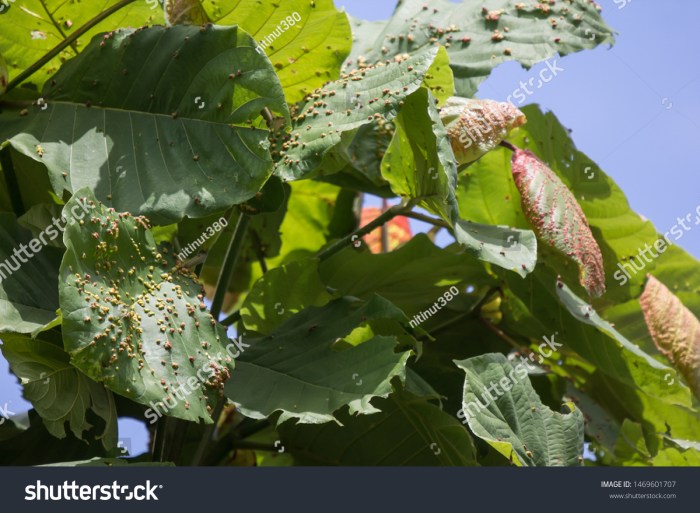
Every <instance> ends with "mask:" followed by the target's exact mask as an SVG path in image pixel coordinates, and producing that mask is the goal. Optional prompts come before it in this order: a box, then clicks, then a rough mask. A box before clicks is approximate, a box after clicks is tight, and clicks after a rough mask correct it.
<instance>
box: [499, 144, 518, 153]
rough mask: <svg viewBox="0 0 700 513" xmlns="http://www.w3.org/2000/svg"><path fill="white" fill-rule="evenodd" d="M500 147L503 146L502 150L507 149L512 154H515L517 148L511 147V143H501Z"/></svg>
mask: <svg viewBox="0 0 700 513" xmlns="http://www.w3.org/2000/svg"><path fill="white" fill-rule="evenodd" d="M501 146H503V147H504V148H508V149H509V150H510V151H512V152H513V153H515V152H516V151H518V148H516V147H515V146H513V145H512V144H511V143H509V142H508V141H501Z"/></svg>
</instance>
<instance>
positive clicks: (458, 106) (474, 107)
mask: <svg viewBox="0 0 700 513" xmlns="http://www.w3.org/2000/svg"><path fill="white" fill-rule="evenodd" d="M440 118H441V119H442V122H443V123H444V125H445V127H446V128H447V134H448V136H449V138H450V144H451V145H452V151H453V152H454V154H455V157H456V158H457V162H459V164H469V163H470V162H474V161H475V160H477V159H479V158H481V157H482V156H483V155H484V154H486V153H488V152H489V151H491V150H493V149H494V148H496V147H497V146H498V145H499V144H500V143H501V141H503V140H504V139H505V138H506V137H507V136H508V134H509V133H510V132H511V131H512V130H514V129H515V128H518V127H520V126H522V125H524V124H525V123H526V121H527V118H526V117H525V114H523V113H522V112H521V111H520V110H519V109H518V108H517V107H515V106H514V105H513V104H512V103H507V102H497V101H494V100H473V99H466V98H458V97H452V98H449V99H448V100H447V102H446V103H445V107H444V108H442V109H441V110H440Z"/></svg>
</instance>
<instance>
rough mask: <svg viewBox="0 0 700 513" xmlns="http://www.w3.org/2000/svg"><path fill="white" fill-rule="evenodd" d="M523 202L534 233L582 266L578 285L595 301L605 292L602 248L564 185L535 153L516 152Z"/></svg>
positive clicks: (517, 182)
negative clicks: (595, 298) (593, 297)
mask: <svg viewBox="0 0 700 513" xmlns="http://www.w3.org/2000/svg"><path fill="white" fill-rule="evenodd" d="M512 172H513V178H514V180H515V185H516V186H517V188H518V191H519V192H520V202H521V204H522V208H523V212H524V213H525V216H526V217H527V219H528V221H530V223H531V224H532V225H533V226H534V229H535V233H536V234H537V236H538V237H539V238H540V239H542V240H543V241H544V242H546V243H547V244H549V245H550V246H552V247H554V248H556V249H558V250H559V251H561V252H562V253H563V254H565V255H566V256H568V257H569V258H571V259H572V260H573V261H574V262H576V263H577V264H578V266H579V281H580V283H581V285H582V286H583V287H584V288H585V289H586V291H587V292H588V293H589V294H590V295H592V296H595V297H598V296H601V295H602V294H603V293H604V292H605V270H604V269H603V256H602V254H601V252H600V247H599V246H598V243H597V242H596V240H595V238H594V237H593V233H591V229H590V227H589V226H588V220H587V219H586V216H585V214H584V213H583V210H581V207H580V206H579V204H578V202H577V201H576V198H574V195H573V194H572V193H571V191H570V190H569V189H568V188H567V187H566V185H564V182H562V181H561V179H560V178H559V177H558V176H557V175H556V174H555V173H554V172H553V171H552V170H551V169H549V168H548V167H547V166H546V165H545V164H544V163H543V162H542V161H540V160H539V159H538V158H537V157H536V156H535V155H534V154H533V153H532V152H530V151H527V150H521V149H518V148H516V149H515V151H514V153H513V159H512Z"/></svg>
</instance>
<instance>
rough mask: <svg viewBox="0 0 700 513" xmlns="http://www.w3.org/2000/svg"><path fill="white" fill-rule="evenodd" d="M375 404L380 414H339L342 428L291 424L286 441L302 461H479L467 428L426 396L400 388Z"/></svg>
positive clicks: (282, 432) (284, 431)
mask: <svg viewBox="0 0 700 513" xmlns="http://www.w3.org/2000/svg"><path fill="white" fill-rule="evenodd" d="M373 405H374V406H376V408H377V409H378V410H380V412H379V413H375V414H373V415H360V416H351V415H349V414H348V413H347V412H346V411H342V412H339V414H338V417H339V420H340V423H341V424H342V426H339V425H337V424H335V423H332V422H330V423H327V424H323V425H315V426H310V425H302V424H296V425H294V424H293V423H291V422H286V423H284V424H282V425H281V426H280V427H279V428H278V430H279V433H280V438H281V441H282V444H283V445H284V447H285V450H287V451H289V452H291V453H292V454H293V455H294V457H295V461H296V462H297V463H302V464H303V463H309V464H315V465H319V464H321V465H343V466H350V465H362V466H404V465H409V466H422V465H432V466H438V465H457V466H473V465H476V450H475V448H474V442H473V441H472V438H471V436H469V433H468V432H467V430H466V429H465V428H464V426H462V425H460V424H459V422H458V421H457V419H455V418H454V417H453V416H452V415H449V414H448V413H445V412H444V411H442V410H441V409H440V408H438V407H437V406H435V405H433V404H431V403H430V402H428V400H426V399H425V398H421V397H417V396H415V395H413V394H411V393H409V392H405V391H403V390H397V391H395V392H394V393H392V394H391V395H390V396H389V397H387V398H386V399H375V400H374V401H373Z"/></svg>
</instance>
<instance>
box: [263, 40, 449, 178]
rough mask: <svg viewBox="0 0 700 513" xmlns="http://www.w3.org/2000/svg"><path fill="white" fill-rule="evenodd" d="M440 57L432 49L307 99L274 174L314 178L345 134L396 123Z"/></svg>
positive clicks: (354, 75)
mask: <svg viewBox="0 0 700 513" xmlns="http://www.w3.org/2000/svg"><path fill="white" fill-rule="evenodd" d="M437 54H438V48H432V49H430V50H426V51H425V52H422V53H420V54H417V55H415V56H413V57H411V58H408V59H405V60H401V61H400V62H391V63H389V64H384V63H382V65H378V66H376V67H371V68H367V69H363V70H362V71H356V72H353V73H351V74H349V75H344V76H343V77H344V78H341V79H339V80H337V81H335V82H330V83H328V84H326V85H325V86H323V88H321V89H317V90H316V92H314V93H313V94H311V95H309V96H307V97H306V101H305V103H303V104H302V105H301V106H300V107H299V109H298V115H297V116H296V117H295V118H294V119H293V120H292V121H293V126H292V132H291V134H290V135H288V136H285V141H286V142H285V143H284V147H283V148H282V150H281V152H280V155H279V159H278V160H279V162H278V163H277V165H276V168H275V174H276V175H277V176H279V177H280V178H282V179H283V180H298V179H301V178H311V177H313V176H314V175H315V174H317V173H318V170H319V167H320V166H321V163H322V161H323V157H324V155H325V154H326V153H327V152H328V151H329V150H331V149H332V148H333V147H334V146H336V145H338V144H340V143H341V136H343V135H344V134H345V133H346V132H349V131H352V130H355V129H356V128H359V127H361V126H363V125H367V124H369V123H372V122H373V121H374V120H376V119H381V118H384V119H386V120H392V119H393V118H395V117H396V115H397V114H398V110H399V107H400V105H401V102H403V101H404V100H405V98H406V97H407V96H409V95H410V94H411V93H413V92H414V91H416V90H417V89H418V88H419V87H420V86H421V84H422V83H423V80H424V78H425V75H426V73H428V70H429V69H430V67H431V66H432V64H433V62H434V61H435V59H436V56H437ZM329 123H331V125H329ZM309 127H311V128H309ZM273 156H274V154H273Z"/></svg>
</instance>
